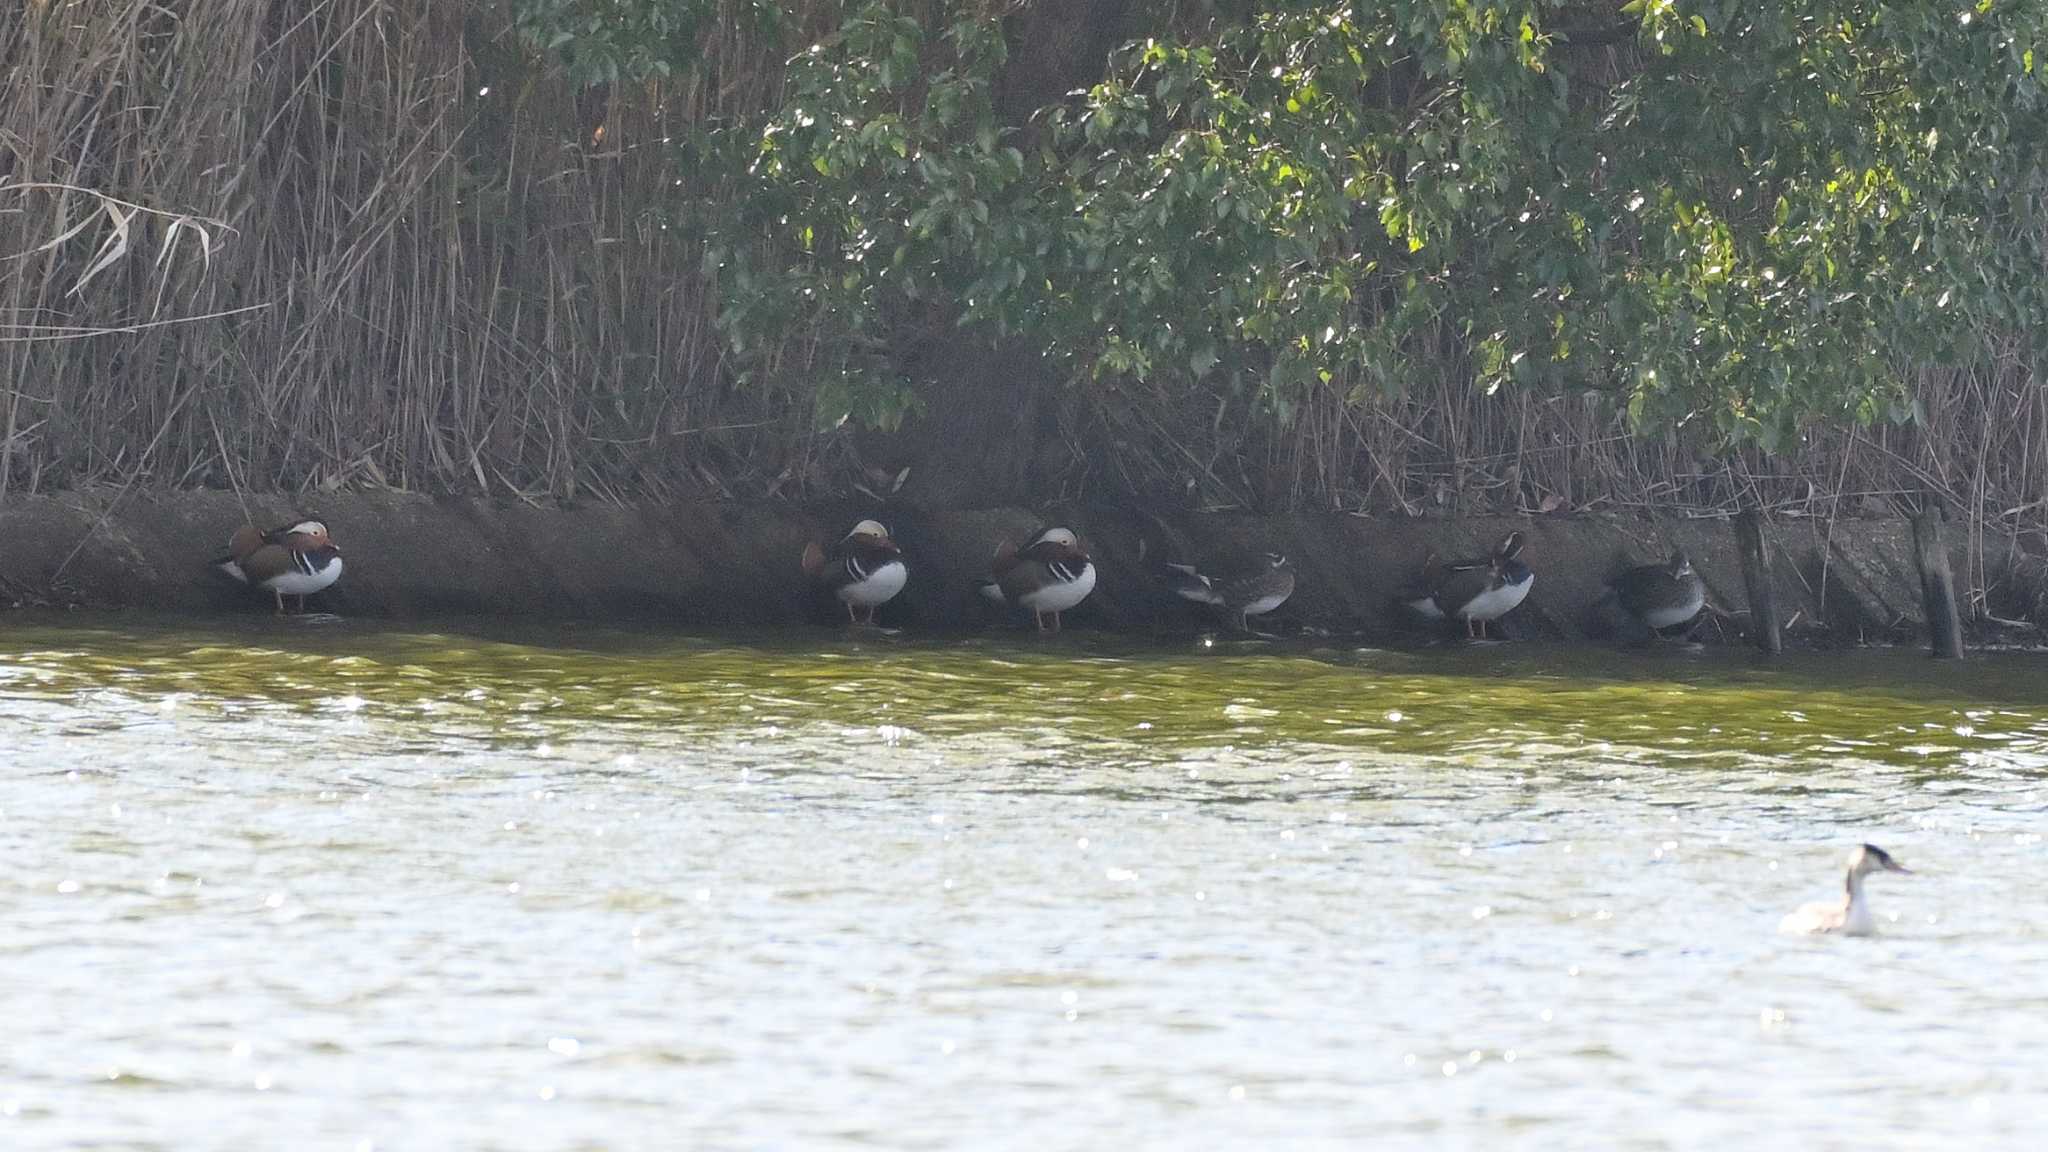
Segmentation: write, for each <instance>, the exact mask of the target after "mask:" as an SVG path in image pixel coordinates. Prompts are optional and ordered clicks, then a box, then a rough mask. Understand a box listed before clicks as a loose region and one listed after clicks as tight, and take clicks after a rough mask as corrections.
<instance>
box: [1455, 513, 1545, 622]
mask: <svg viewBox="0 0 2048 1152" xmlns="http://www.w3.org/2000/svg"><path fill="white" fill-rule="evenodd" d="M1437 571H1438V572H1439V578H1438V581H1437V583H1436V586H1435V588H1433V589H1432V590H1431V592H1430V596H1429V599H1430V600H1431V601H1432V604H1433V606H1434V608H1435V609H1436V611H1435V613H1434V616H1435V617H1450V618H1451V619H1454V620H1462V621H1464V622H1465V635H1466V637H1467V638H1474V639H1476V638H1483V637H1484V636H1485V635H1486V626H1487V625H1488V624H1490V623H1492V622H1493V621H1495V620H1498V619H1500V618H1501V617H1503V616H1505V615H1507V614H1508V613H1510V612H1512V611H1514V610H1515V609H1516V607H1518V606H1519V605H1520V604H1521V603H1522V601H1523V600H1524V599H1526V598H1527V597H1528V595H1529V588H1530V586H1532V585H1534V584H1535V583H1536V573H1534V572H1532V571H1530V569H1529V566H1528V565H1527V564H1524V563H1522V534H1521V533H1520V532H1510V533H1508V538H1507V539H1505V540H1503V541H1501V542H1500V544H1499V546H1498V547H1496V548H1494V550H1493V554H1492V555H1490V556H1480V557H1477V558H1475V559H1471V560H1459V561H1457V562H1455V563H1452V564H1447V565H1443V566H1441V567H1440V568H1439V569H1438V570H1437ZM1475 625H1477V631H1476V632H1475V631H1474V626H1475Z"/></svg>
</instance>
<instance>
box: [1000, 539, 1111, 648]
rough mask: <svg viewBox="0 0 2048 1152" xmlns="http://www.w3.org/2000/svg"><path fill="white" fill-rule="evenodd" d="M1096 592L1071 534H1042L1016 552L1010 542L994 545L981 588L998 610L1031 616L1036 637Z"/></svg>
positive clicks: (1088, 564) (1091, 569)
mask: <svg viewBox="0 0 2048 1152" xmlns="http://www.w3.org/2000/svg"><path fill="white" fill-rule="evenodd" d="M1094 589H1095V562H1094V560H1093V559H1092V558H1090V557H1089V555H1088V552H1087V549H1085V548H1084V547H1083V546H1082V544H1081V540H1080V538H1079V537H1078V536H1076V535H1074V533H1073V530H1072V529H1068V528H1062V527H1048V528H1041V529H1040V530H1039V531H1038V532H1036V533H1034V534H1033V535H1032V537H1031V540H1030V542H1029V543H1027V544H1026V545H1024V547H1022V548H1019V547H1017V546H1016V545H1015V544H1013V543H1011V542H1010V541H1009V540H1003V541H1001V542H999V543H998V544H997V545H996V551H995V555H994V556H993V557H992V558H991V559H990V561H989V574H988V577H987V578H986V579H984V580H983V581H982V582H981V584H980V591H981V594H982V595H983V596H986V597H987V598H988V599H990V600H992V601H994V602H996V603H998V604H1017V605H1021V606H1023V607H1025V608H1029V609H1030V610H1031V615H1032V618H1033V620H1034V621H1035V622H1036V623H1037V625H1038V629H1039V631H1041V632H1043V631H1047V628H1046V626H1045V618H1046V617H1047V616H1051V617H1052V622H1053V623H1052V628H1051V631H1054V632H1057V631H1059V628H1060V623H1061V621H1060V614H1061V613H1062V612H1066V611H1068V610H1070V609H1072V608H1073V607H1074V606H1075V605H1077V604H1079V603H1080V602H1081V601H1083V600H1085V599H1087V597H1088V594H1089V593H1090V592H1092V591H1094Z"/></svg>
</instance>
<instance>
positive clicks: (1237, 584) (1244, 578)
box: [1166, 552, 1294, 632]
mask: <svg viewBox="0 0 2048 1152" xmlns="http://www.w3.org/2000/svg"><path fill="white" fill-rule="evenodd" d="M1166 583H1167V587H1169V588H1171V589H1173V591H1174V594H1175V595H1177V596H1179V597H1181V598H1182V599H1184V600H1192V601H1194V602H1195V603H1197V604H1211V605H1214V606H1216V607H1218V608H1221V609H1223V610H1224V611H1225V612H1227V613H1229V614H1230V615H1232V616H1235V617H1237V627H1238V630H1239V631H1241V632H1249V631H1251V620H1250V618H1251V617H1253V616H1264V615H1265V614H1266V613H1268V612H1271V611H1273V610H1274V609H1276V608H1278V607H1280V606H1281V605H1282V604H1285V603H1287V598H1288V597H1289V596H1292V595H1294V569H1293V567H1291V566H1290V565H1289V564H1288V563H1287V557H1285V556H1282V555H1281V554H1280V553H1278V552H1267V553H1265V554H1264V555H1263V556H1261V557H1260V560H1259V563H1258V564H1257V565H1256V566H1255V567H1253V568H1251V569H1249V570H1248V571H1242V572H1236V573H1231V574H1228V575H1224V576H1209V575H1206V574H1204V573H1202V572H1200V571H1198V570H1196V568H1195V566H1194V565H1192V564H1168V565H1167V566H1166Z"/></svg>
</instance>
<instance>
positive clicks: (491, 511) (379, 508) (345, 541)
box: [0, 491, 2048, 643]
mask: <svg viewBox="0 0 2048 1152" xmlns="http://www.w3.org/2000/svg"><path fill="white" fill-rule="evenodd" d="M244 515H245V513H244V509H243V504H242V502H241V501H240V500H238V499H237V498H236V497H235V496H234V495H233V494H231V493H224V492H139V493H137V492H131V493H129V494H127V495H126V496H123V497H119V498H117V497H116V495H115V494H113V493H101V492H90V491H88V492H77V493H68V494H63V495H58V496H37V497H12V498H10V499H9V500H8V501H7V502H6V503H5V504H4V505H0V591H4V592H5V594H6V596H7V599H8V600H9V601H12V602H19V603H34V602H38V601H45V602H55V603H77V604H83V605H87V606H105V607H152V608H161V609H168V610H180V611H237V612H263V611H267V610H269V603H268V601H267V600H265V599H263V598H261V597H260V596H257V595H253V594H251V593H249V592H248V591H247V590H245V589H242V588H240V587H238V586H236V585H234V584H233V583H231V582H229V581H227V580H225V579H223V578H221V577H219V576H218V575H217V574H216V573H214V572H213V571H212V570H211V568H210V567H209V565H208V561H209V560H210V559H211V558H212V557H214V556H216V555H218V554H219V553H220V552H221V551H222V550H223V547H224V545H225V542H226V540H227V537H228V534H229V532H231V531H232V530H233V529H234V527H235V525H236V524H238V523H240V522H241V521H242V520H243V518H244ZM248 515H251V516H253V517H254V518H255V519H256V520H257V521H258V522H259V523H263V524H275V523H281V522H284V521H288V520H291V519H294V518H297V517H300V516H302V515H303V516H313V517H318V518H320V519H323V520H325V521H326V522H327V524H328V525H329V527H330V528H331V529H332V531H333V534H334V537H335V540H336V542H337V543H338V544H339V545H340V546H341V547H342V549H343V551H344V557H345V559H346V562H347V565H348V568H347V574H346V575H345V576H344V577H343V579H342V580H341V582H340V583H339V584H338V585H337V586H336V587H335V588H333V589H332V590H330V591H328V592H326V593H323V594H321V595H320V596H319V597H316V598H315V603H314V606H315V607H316V608H325V609H327V610H329V611H333V612H338V613H342V614H345V615H361V616H382V617H423V616H437V615H452V614H462V615H470V614H481V615H512V616H531V617H543V618H584V619H614V620H618V619H645V620H648V621H650V622H654V623H662V624H668V625H677V626H713V625H721V624H791V623H801V622H805V621H816V622H820V623H824V622H829V621H831V620H833V619H835V613H834V606H833V605H832V604H831V603H829V602H821V601H820V600H819V598H818V597H816V596H815V595H813V594H812V590H811V589H810V588H809V587H808V586H807V585H806V584H805V582H804V580H803V578H802V575H801V573H800V572H799V569H798V564H797V557H798V555H799V554H800V553H801V551H802V550H803V546H804V543H805V542H806V541H808V540H811V539H814V538H815V539H823V540H830V539H833V538H836V537H837V536H838V535H840V534H841V533H843V532H844V531H845V530H846V528H847V527H848V526H849V525H851V524H852V523H853V521H854V520H856V519H858V518H861V517H863V516H873V517H875V518H878V519H880V520H882V521H884V522H885V523H887V524H888V525H889V527H890V528H891V530H892V531H893V532H894V533H895V535H896V538H897V540H898V542H899V543H900V544H901V545H902V547H903V549H904V552H905V554H906V556H907V557H908V559H909V562H910V565H911V579H910V583H909V586H908V587H907V588H906V589H905V591H904V593H903V595H901V596H900V597H898V598H897V600H896V601H895V602H893V603H891V604H890V605H888V606H887V607H886V608H884V609H883V612H882V622H883V623H884V624H892V625H900V626H905V627H923V628H938V629H964V628H982V627H988V626H991V625H995V624H999V623H1002V622H1004V621H1005V618H1004V617H1003V616H1002V615H1001V614H1000V613H999V612H997V611H995V610H994V609H992V608H990V606H988V605H987V604H985V603H984V602H983V601H982V600H981V599H980V598H979V597H978V596H977V595H976V594H975V592H974V589H973V585H974V582H975V580H976V578H977V577H979V576H980V575H981V574H982V572H983V571H984V569H985V567H986V564H987V562H988V557H989V554H990V553H991V552H992V551H993V549H994V548H995V546H996V543H997V542H998V541H999V540H1001V539H1003V538H1004V537H1005V536H1009V537H1012V538H1016V537H1021V536H1023V535H1024V534H1026V533H1028V532H1029V531H1030V530H1031V529H1032V528H1033V527H1034V526H1035V525H1037V524H1038V523H1039V522H1040V516H1039V515H1038V514H1036V513H1034V512H1031V511H1027V510H1024V509H1017V508H998V509H982V510H933V509H928V508H918V507H910V506H889V505H877V504H874V503H872V502H846V503H844V504H837V505H833V504H811V505H804V506H796V505H791V504H785V503H723V502H717V503H714V502H705V503H685V504H674V505H662V506H616V505H583V506H574V507H536V506H531V505H526V504H520V503H511V502H505V503H499V502H491V501H479V500H459V499H436V498H431V497H423V496H412V495H404V494H396V493H339V494H332V495H324V496H319V497H313V498H307V499H303V500H296V501H294V500H285V499H279V498H273V497H262V498H251V499H250V500H249V501H248ZM1051 518H1053V519H1057V520H1059V521H1060V522H1063V523H1066V524H1068V525H1070V526H1072V527H1073V528H1075V529H1076V530H1077V531H1079V532H1080V533H1081V534H1082V535H1083V537H1084V538H1085V540H1086V542H1087V544H1088V546H1089V547H1090V549H1091V550H1092V552H1093V554H1094V556H1095V558H1096V560H1097V564H1098V567H1099V569H1100V572H1101V579H1100V581H1099V582H1098V585H1097V591H1096V593H1095V595H1094V596H1093V597H1091V598H1090V599H1089V601H1088V602H1087V603H1086V604H1084V605H1083V606H1082V607H1081V608H1080V609H1079V610H1077V611H1076V612H1074V613H1073V614H1071V616H1070V619H1069V624H1070V625H1071V626H1076V627H1098V628H1115V629H1128V630H1148V629H1176V628H1187V627H1191V626H1194V625H1196V624H1199V623H1201V622H1202V621H1203V617H1202V615H1201V613H1200V610H1198V609H1194V608H1192V607H1191V606H1188V605H1186V604H1184V603H1183V602H1181V601H1179V600H1177V599H1175V598H1174V597H1172V596H1170V595H1167V594H1165V593H1164V592H1163V591H1162V590H1161V589H1160V588H1159V587H1158V585H1157V583H1156V582H1155V581H1154V580H1153V579H1152V575H1151V574H1152V573H1153V571H1154V570H1155V569H1156V566H1157V564H1158V562H1159V561H1160V559H1162V558H1196V559H1201V558H1207V557H1228V556H1234V555H1247V554H1251V553H1256V552H1259V551H1265V550H1273V551H1280V552H1284V553H1286V554H1287V556H1288V557H1289V558H1290V559H1291V560H1292V561H1293V562H1294V564H1295V567H1296V569H1297V571H1298V574H1299V581H1298V587H1297V591H1296V593H1295V595H1294V598H1293V599H1292V600H1291V601H1290V602H1289V603H1288V604H1287V606H1286V607H1285V608H1283V609H1282V610H1281V611H1280V612H1279V613H1278V614H1276V616H1275V617H1273V618H1272V619H1273V625H1272V626H1274V627H1277V628H1278V629H1280V630H1283V631H1290V630H1294V629H1297V628H1302V627H1307V628H1312V629H1317V630H1322V631H1327V632H1330V633H1333V634H1358V635H1364V636H1368V637H1370V636H1375V635H1390V634H1395V633H1413V632H1414V631H1415V630H1416V626H1415V624H1414V622H1413V621H1411V620H1410V619H1408V618H1407V616H1406V614H1405V613H1403V612H1402V611H1400V610H1399V609H1398V608H1397V607H1396V606H1395V605H1394V603H1393V597H1394V593H1395V592H1396V591H1397V590H1398V589H1399V588H1400V586H1401V585H1402V584H1403V583H1404V582H1405V581H1407V580H1408V579H1409V578H1410V577H1411V576H1412V575H1413V573H1414V571H1415V569H1416V566H1417V565H1418V564H1419V562H1420V560H1421V558H1422V556H1423V555H1424V553H1425V552H1426V551H1428V550H1429V549H1431V548H1435V549H1436V550H1438V551H1439V552H1441V553H1443V554H1444V555H1447V556H1462V555H1470V554H1478V553H1482V552H1484V551H1485V550H1486V548H1487V547H1488V546H1489V545H1490V544H1491V543H1492V542H1493V541H1495V540H1498V539H1499V538H1500V537H1502V536H1504V535H1506V534H1507V533H1508V532H1509V531H1511V530H1515V529H1519V530H1521V531H1522V532H1523V533H1524V535H1525V537H1526V539H1527V547H1526V550H1525V552H1524V554H1523V555H1524V559H1526V560H1527V561H1528V562H1529V563H1530V564H1531V566H1532V567H1533V568H1534V569H1535V571H1536V573H1537V578H1536V584H1535V588H1534V590H1533V591H1532V592H1531V593H1530V595H1529V598H1528V600H1527V601H1526V602H1525V603H1524V604H1523V606H1522V607H1521V608H1519V609H1518V610H1516V612H1515V613H1513V614H1512V615H1511V616H1510V617H1509V618H1508V621H1507V625H1508V627H1507V630H1508V632H1509V633H1510V634H1511V635H1514V636H1519V637H1531V638H1535V637H1550V638H1575V637H1579V636H1581V635H1584V634H1585V633H1586V631H1587V629H1588V626H1589V622H1590V620H1591V619H1592V613H1591V612H1590V609H1591V608H1592V606H1593V604H1594V602H1595V601H1596V599H1597V598H1598V597H1599V595H1600V592H1601V590H1602V586H1603V583H1604V581H1605V580H1606V578H1607V577H1608V576H1610V575H1611V574H1612V573H1613V572H1615V571H1617V570H1618V569H1619V568H1621V567H1622V566H1623V565H1624V564H1626V563H1629V562H1640V561H1646V560H1650V559H1654V558H1657V557H1661V556H1663V555H1664V554H1666V553H1667V552H1668V551H1669V550H1670V549H1671V547H1672V546H1674V545H1682V546H1683V547H1685V548H1686V549H1687V550H1688V551H1689V552H1690V554H1691V555H1692V557H1693V561H1694V565H1695V567H1696V568H1697V569H1698V570H1699V572H1700V574H1701V576H1702V577H1703V578H1704V579H1705V580H1706V582H1707V586H1708V603H1709V605H1710V606H1711V607H1712V608H1713V609H1715V610H1717V613H1718V614H1717V615H1715V616H1714V618H1713V619H1710V620H1709V621H1707V622H1706V624H1705V625H1704V626H1703V628H1702V629H1701V632H1702V637H1703V638H1705V639H1709V640H1711V639H1715V638H1721V639H1727V640H1734V639H1737V638H1738V637H1739V634H1740V630H1741V626H1742V621H1743V617H1744V616H1745V615H1746V605H1745V600H1744V594H1743V583H1742V573H1741V569H1740V562H1739V560H1738V558H1737V553H1736V549H1735V541H1734V536H1733V534H1732V532H1731V531H1730V530H1729V526H1728V524H1727V523H1726V522H1725V521H1720V520H1673V521H1667V522H1662V523H1656V522H1652V521H1650V520H1647V519H1628V518H1619V517H1616V518H1609V517H1595V516H1562V517H1487V518H1467V519H1461V520H1433V519H1382V518H1365V517H1358V516H1349V515H1341V514H1328V515H1303V514H1296V515H1286V516H1251V515H1238V514H1198V513H1183V512H1168V513H1158V514H1154V513H1149V512H1143V511H1139V510H1136V509H1132V508H1127V507H1073V508H1065V509H1059V510H1057V511H1055V512H1054V513H1052V514H1051ZM1771 531H1772V535H1773V537H1774V539H1775V542H1776V544H1777V555H1778V564H1777V571H1776V572H1775V573H1774V575H1775V578H1776V581H1777V587H1778V597H1779V604H1780V612H1781V615H1782V616H1783V617H1784V618H1785V619H1787V620H1788V621H1790V624H1789V632H1790V634H1791V635H1792V636H1794V637H1795V638H1806V639H1809V640H1821V641H1833V642H1849V643H1853V642H1858V641H1877V640H1904V639H1911V638H1913V637H1914V636H1915V635H1916V634H1917V631H1918V629H1919V627H1920V605H1919V585H1918V580H1917V577H1916V576H1915V573H1914V567H1913V552H1912V533H1911V530H1910V527H1909V526H1908V525H1907V524H1906V523H1905V522H1903V521H1894V520H1837V521H1835V522H1833V524H1832V525H1830V524H1828V523H1827V522H1823V521H1806V520H1788V521H1781V522H1779V523H1777V524H1776V525H1774V526H1773V527H1772V529H1771ZM1949 544H1950V547H1951V550H1952V553H1953V555H1952V563H1953V565H1954V567H1955V571H1956V573H1957V574H1958V579H1959V580H1960V581H1963V582H1964V583H1966V584H1969V585H1972V586H1974V587H1975V588H1976V589H1977V593H1978V595H1979V603H1978V606H1977V608H1978V611H1977V613H1976V616H1977V618H1978V620H1979V623H1980V624H1983V623H1984V617H1986V616H1987V615H1988V616H1996V617H2004V618H2007V619H2015V620H2017V619H2027V620H2031V621H2033V622H2035V623H2039V622H2041V621H2042V620H2043V619H2044V608H2048V604H2044V592H2043V590H2044V587H2048V584H2044V565H2043V563H2042V561H2041V559H2040V557H2038V556H2034V555H2031V554H2029V553H2028V552H2026V551H2025V550H2023V549H2022V548H2021V547H2019V545H2018V544H2017V543H2008V542H2004V541H1996V542H1992V541H1987V542H1986V543H1985V545H1984V546H1983V548H1982V551H1981V552H1979V553H1977V554H1975V555H1973V554H1972V553H1971V550H1970V549H1969V548H1968V547H1967V544H1968V542H1967V541H1966V540H1965V539H1963V538H1962V533H1961V532H1960V531H1956V532H1954V533H1952V539H1951V540H1950V541H1949ZM1965 574H1967V576H1966V575H1965ZM1967 611H1968V608H1967V606H1966V612H1967ZM1010 622H1011V623H1014V621H1010Z"/></svg>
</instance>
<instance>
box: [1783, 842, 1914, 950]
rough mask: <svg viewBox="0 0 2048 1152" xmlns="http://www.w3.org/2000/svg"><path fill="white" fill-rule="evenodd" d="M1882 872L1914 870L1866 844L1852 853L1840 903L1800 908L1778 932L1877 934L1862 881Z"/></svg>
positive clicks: (1838, 901) (1845, 934)
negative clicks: (1846, 891) (1844, 893)
mask: <svg viewBox="0 0 2048 1152" xmlns="http://www.w3.org/2000/svg"><path fill="white" fill-rule="evenodd" d="M1879 871H1883V872H1907V873H1910V872H1911V869H1909V868H1907V867H1906V866H1905V865H1903V864H1900V863H1899V862H1898V861H1896V860H1894V859H1892V858H1891V854H1890V853H1888V852H1886V851H1885V850H1884V849H1882V848H1879V847H1878V846H1877V845H1875V844H1864V845H1862V846H1860V847H1858V848H1857V849H1856V851H1854V852H1852V853H1850V854H1849V875H1848V893H1847V894H1846V895H1845V896H1843V898H1842V899H1840V900H1827V901H1820V902H1816V903H1813V904H1805V905H1801V906H1800V908H1799V909H1798V910H1797V911H1795V912H1793V913H1791V914H1790V915H1788V916H1786V917H1785V919H1783V920H1782V921H1780V922H1779V923H1778V931H1780V932H1789V933H1792V934H1794V935H1808V934H1811V933H1816V932H1836V933H1840V934H1841V935H1843V936H1868V935H1870V934H1872V933H1873V932H1876V931H1877V922H1876V921H1875V920H1873V919H1872V918H1871V915H1870V901H1868V900H1866V899H1864V898H1863V878H1864V877H1865V876H1868V875H1870V874H1871V873H1872V872H1879Z"/></svg>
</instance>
